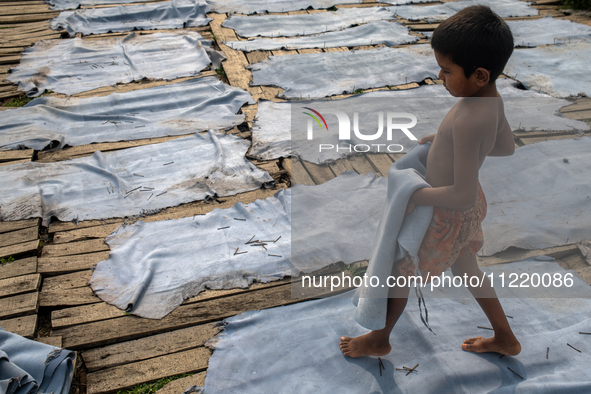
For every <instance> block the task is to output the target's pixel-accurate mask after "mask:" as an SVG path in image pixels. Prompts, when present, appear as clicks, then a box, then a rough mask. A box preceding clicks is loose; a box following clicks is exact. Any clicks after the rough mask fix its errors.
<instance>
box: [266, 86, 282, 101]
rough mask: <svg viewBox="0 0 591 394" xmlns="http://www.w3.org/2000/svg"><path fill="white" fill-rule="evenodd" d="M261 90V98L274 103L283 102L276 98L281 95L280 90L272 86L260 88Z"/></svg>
mask: <svg viewBox="0 0 591 394" xmlns="http://www.w3.org/2000/svg"><path fill="white" fill-rule="evenodd" d="M261 89H262V90H263V98H265V99H267V100H271V101H275V102H278V101H285V100H283V99H280V98H278V97H277V96H278V95H280V94H281V93H283V91H284V90H283V89H282V88H277V87H274V86H261Z"/></svg>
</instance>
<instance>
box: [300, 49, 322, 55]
mask: <svg viewBox="0 0 591 394" xmlns="http://www.w3.org/2000/svg"><path fill="white" fill-rule="evenodd" d="M298 53H299V54H300V55H305V54H306V53H322V49H319V48H307V49H298Z"/></svg>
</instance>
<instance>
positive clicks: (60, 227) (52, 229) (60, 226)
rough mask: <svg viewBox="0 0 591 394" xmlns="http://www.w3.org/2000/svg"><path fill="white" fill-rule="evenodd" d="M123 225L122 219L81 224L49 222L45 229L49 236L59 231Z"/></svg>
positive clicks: (89, 221) (85, 221) (91, 221)
mask: <svg viewBox="0 0 591 394" xmlns="http://www.w3.org/2000/svg"><path fill="white" fill-rule="evenodd" d="M118 223H123V219H109V220H84V221H82V222H78V223H74V222H51V223H49V227H48V228H47V232H48V233H49V234H54V233H57V232H61V231H70V230H78V229H83V228H88V227H95V226H109V225H111V224H118Z"/></svg>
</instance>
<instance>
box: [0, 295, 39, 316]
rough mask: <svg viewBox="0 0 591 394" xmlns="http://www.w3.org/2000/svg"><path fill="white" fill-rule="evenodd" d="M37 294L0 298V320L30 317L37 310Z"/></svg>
mask: <svg viewBox="0 0 591 394" xmlns="http://www.w3.org/2000/svg"><path fill="white" fill-rule="evenodd" d="M38 301H39V293H37V292H34V293H26V294H20V295H17V296H14V297H6V298H0V319H8V318H14V317H19V316H25V315H32V314H35V313H37V310H38Z"/></svg>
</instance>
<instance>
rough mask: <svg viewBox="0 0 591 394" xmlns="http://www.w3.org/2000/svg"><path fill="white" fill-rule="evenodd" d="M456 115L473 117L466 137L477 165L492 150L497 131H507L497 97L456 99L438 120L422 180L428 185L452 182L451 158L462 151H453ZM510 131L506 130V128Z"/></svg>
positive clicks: (506, 124)
mask: <svg viewBox="0 0 591 394" xmlns="http://www.w3.org/2000/svg"><path fill="white" fill-rule="evenodd" d="M460 117H468V118H475V119H478V121H475V122H474V130H472V132H471V133H470V135H469V137H468V138H473V139H475V140H476V141H475V142H476V143H477V146H478V145H479V148H478V149H479V152H478V160H479V162H478V168H480V166H482V163H483V162H484V159H485V158H486V156H487V155H488V154H489V153H490V152H491V151H492V149H493V148H494V146H495V142H496V141H497V136H498V135H499V134H505V133H507V130H506V129H507V128H508V126H509V125H508V123H507V120H506V118H505V114H504V109H503V101H502V99H501V98H500V97H484V98H483V97H481V98H468V99H461V100H460V101H458V102H457V103H456V104H455V105H454V106H453V107H452V109H451V110H450V111H449V112H448V113H447V115H446V116H445V118H443V121H442V122H441V124H440V126H439V129H438V130H437V135H436V137H435V139H434V140H433V143H432V145H431V148H430V150H429V155H428V158H427V174H426V181H427V183H429V184H430V185H431V186H432V187H442V186H449V185H453V184H454V157H455V155H458V154H462V152H458V151H457V148H455V150H454V135H453V134H454V133H453V129H454V123H456V120H457V119H458V118H460ZM508 131H509V132H510V130H508Z"/></svg>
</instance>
